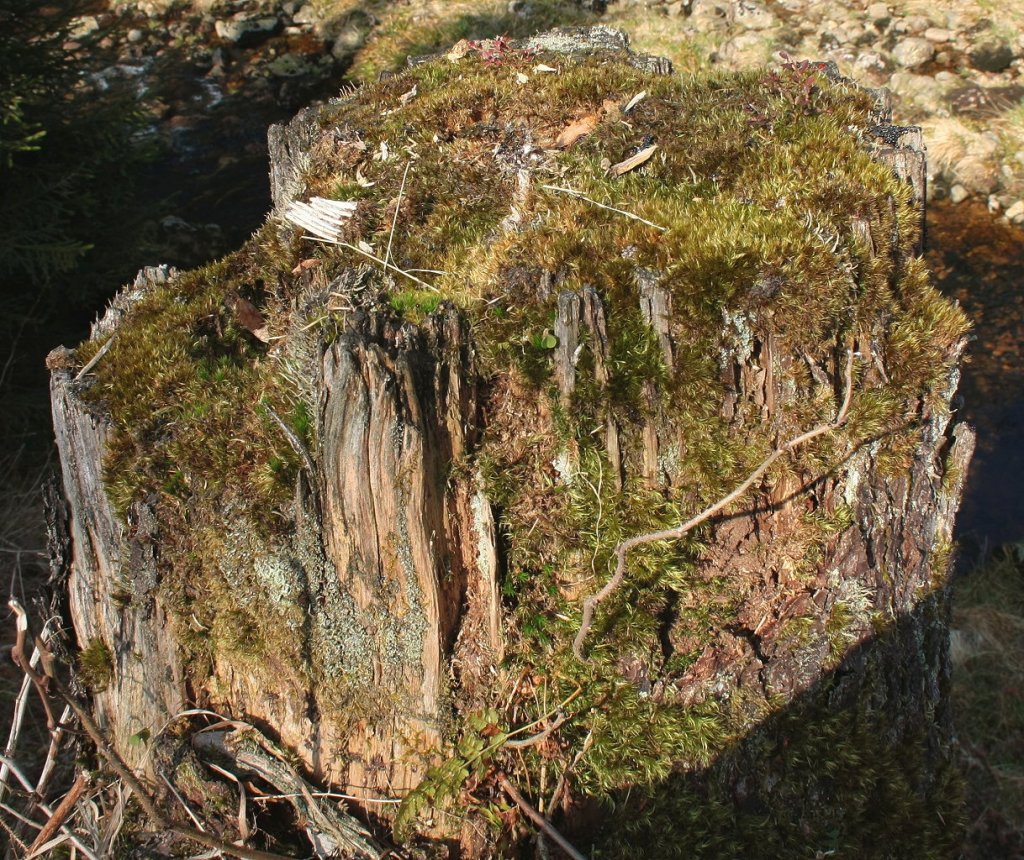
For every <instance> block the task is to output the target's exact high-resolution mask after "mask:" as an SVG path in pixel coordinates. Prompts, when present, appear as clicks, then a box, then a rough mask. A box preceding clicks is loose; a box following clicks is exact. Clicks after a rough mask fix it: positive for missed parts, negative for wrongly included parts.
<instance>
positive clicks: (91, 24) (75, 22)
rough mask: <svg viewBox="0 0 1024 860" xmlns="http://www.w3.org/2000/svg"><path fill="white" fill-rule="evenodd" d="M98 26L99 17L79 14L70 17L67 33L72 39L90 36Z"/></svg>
mask: <svg viewBox="0 0 1024 860" xmlns="http://www.w3.org/2000/svg"><path fill="white" fill-rule="evenodd" d="M99 28H100V22H99V19H98V18H97V17H96V16H95V15H81V16H79V17H78V18H72V19H71V29H70V30H69V35H70V36H71V38H72V39H75V40H81V39H85V38H87V37H88V36H91V35H92V34H93V33H95V32H96V31H97V30H99Z"/></svg>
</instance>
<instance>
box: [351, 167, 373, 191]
mask: <svg viewBox="0 0 1024 860" xmlns="http://www.w3.org/2000/svg"><path fill="white" fill-rule="evenodd" d="M356 182H358V183H359V185H360V186H362V187H363V188H371V187H373V186H374V185H376V184H377V183H376V182H370V180H369V179H367V178H366V177H365V176H363V166H362V165H359V167H357V168H356Z"/></svg>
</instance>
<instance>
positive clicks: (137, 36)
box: [125, 27, 146, 45]
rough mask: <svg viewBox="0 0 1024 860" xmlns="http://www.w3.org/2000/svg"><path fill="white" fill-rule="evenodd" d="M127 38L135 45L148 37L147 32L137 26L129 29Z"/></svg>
mask: <svg viewBox="0 0 1024 860" xmlns="http://www.w3.org/2000/svg"><path fill="white" fill-rule="evenodd" d="M125 38H126V39H127V40H128V41H129V42H131V43H132V44H133V45H134V44H137V43H138V42H141V41H142V40H143V39H144V38H146V34H145V33H143V32H142V30H140V29H138V28H137V27H136V28H133V29H131V30H129V31H128V32H127V33H126V34H125Z"/></svg>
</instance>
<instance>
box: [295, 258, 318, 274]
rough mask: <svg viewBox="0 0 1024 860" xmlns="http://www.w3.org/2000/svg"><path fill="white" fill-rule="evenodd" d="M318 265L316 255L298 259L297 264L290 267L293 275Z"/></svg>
mask: <svg viewBox="0 0 1024 860" xmlns="http://www.w3.org/2000/svg"><path fill="white" fill-rule="evenodd" d="M319 265H320V261H319V260H318V259H317V258H316V257H309V258H308V259H305V260H299V265H297V266H296V267H295V268H294V269H292V274H293V275H301V274H302V273H303V272H304V271H306V269H313V268H315V267H317V266H319Z"/></svg>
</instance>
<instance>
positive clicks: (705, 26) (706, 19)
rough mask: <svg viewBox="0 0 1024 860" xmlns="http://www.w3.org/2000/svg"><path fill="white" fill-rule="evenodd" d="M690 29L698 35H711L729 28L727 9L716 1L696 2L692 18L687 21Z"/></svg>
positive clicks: (701, 0)
mask: <svg viewBox="0 0 1024 860" xmlns="http://www.w3.org/2000/svg"><path fill="white" fill-rule="evenodd" d="M686 25H687V27H688V28H690V29H693V30H696V31H697V32H698V33H710V32H713V31H715V30H724V29H726V28H727V27H728V26H729V20H728V18H727V12H726V9H725V7H723V6H722V5H721V4H720V3H716V2H714V0H694V2H693V7H692V10H691V12H690V17H689V18H687V19H686Z"/></svg>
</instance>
